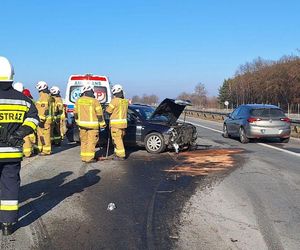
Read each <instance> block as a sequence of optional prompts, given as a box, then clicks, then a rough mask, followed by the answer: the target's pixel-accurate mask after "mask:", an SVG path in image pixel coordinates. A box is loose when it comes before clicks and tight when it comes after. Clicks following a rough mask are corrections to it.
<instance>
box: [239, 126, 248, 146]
mask: <svg viewBox="0 0 300 250" xmlns="http://www.w3.org/2000/svg"><path fill="white" fill-rule="evenodd" d="M239 135H240V142H241V143H243V144H245V143H248V142H249V141H250V140H249V138H248V137H247V135H246V131H245V129H244V128H243V127H240V130H239Z"/></svg>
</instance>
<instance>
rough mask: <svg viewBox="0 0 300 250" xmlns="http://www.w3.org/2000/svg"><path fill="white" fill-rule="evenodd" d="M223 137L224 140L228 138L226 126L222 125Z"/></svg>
mask: <svg viewBox="0 0 300 250" xmlns="http://www.w3.org/2000/svg"><path fill="white" fill-rule="evenodd" d="M223 137H224V138H228V137H229V134H228V129H227V125H226V124H224V126H223Z"/></svg>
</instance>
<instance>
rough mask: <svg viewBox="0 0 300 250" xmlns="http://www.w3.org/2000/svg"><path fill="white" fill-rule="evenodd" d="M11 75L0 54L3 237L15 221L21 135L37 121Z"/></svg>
mask: <svg viewBox="0 0 300 250" xmlns="http://www.w3.org/2000/svg"><path fill="white" fill-rule="evenodd" d="M13 75H14V71H13V67H12V65H11V64H10V62H9V61H8V60H7V59H6V58H5V57H1V56H0V190H1V192H0V222H1V224H2V225H1V226H2V234H3V235H5V236H6V235H10V234H12V232H13V225H14V223H15V222H17V220H18V208H19V204H18V197H19V188H20V168H21V160H22V157H23V152H22V149H23V148H22V146H23V143H24V141H23V138H24V137H25V136H27V135H29V134H31V133H33V132H34V131H35V130H36V128H37V125H38V123H39V120H38V119H39V118H38V113H37V109H36V108H35V106H34V104H33V102H32V101H31V100H30V99H29V98H28V97H26V96H25V95H23V94H22V93H20V92H18V91H17V90H15V89H13V88H12V83H13Z"/></svg>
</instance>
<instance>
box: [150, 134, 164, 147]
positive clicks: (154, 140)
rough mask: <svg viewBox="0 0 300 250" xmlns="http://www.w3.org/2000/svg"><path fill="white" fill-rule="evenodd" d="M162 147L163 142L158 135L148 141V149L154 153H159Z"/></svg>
mask: <svg viewBox="0 0 300 250" xmlns="http://www.w3.org/2000/svg"><path fill="white" fill-rule="evenodd" d="M161 146H162V141H161V139H160V138H159V137H158V136H157V135H153V136H151V137H150V138H149V139H148V140H147V147H148V148H149V149H151V150H152V151H158V150H159V149H160V148H161Z"/></svg>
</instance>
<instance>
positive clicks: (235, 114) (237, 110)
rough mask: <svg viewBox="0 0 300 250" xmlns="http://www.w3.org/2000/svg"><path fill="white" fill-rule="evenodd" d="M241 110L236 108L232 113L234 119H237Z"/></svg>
mask: <svg viewBox="0 0 300 250" xmlns="http://www.w3.org/2000/svg"><path fill="white" fill-rule="evenodd" d="M239 111H240V108H237V109H235V110H234V111H233V112H232V113H231V117H232V118H233V119H235V118H236V117H237V114H238V112H239Z"/></svg>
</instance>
